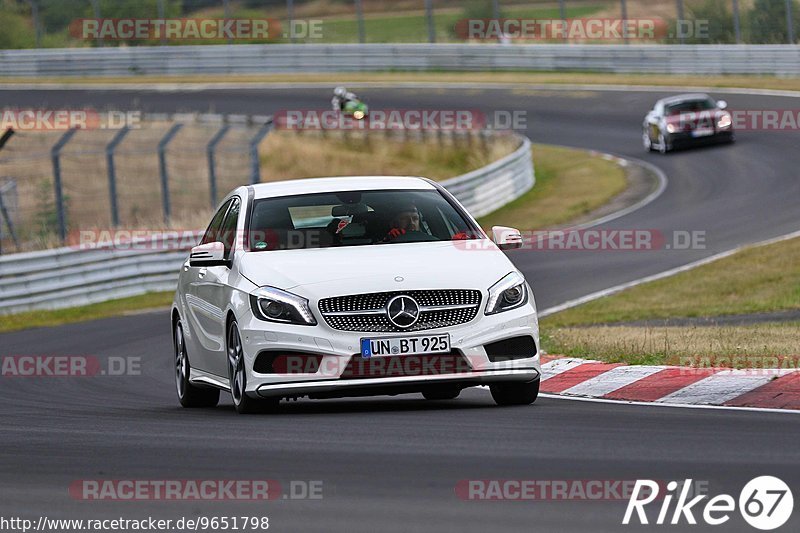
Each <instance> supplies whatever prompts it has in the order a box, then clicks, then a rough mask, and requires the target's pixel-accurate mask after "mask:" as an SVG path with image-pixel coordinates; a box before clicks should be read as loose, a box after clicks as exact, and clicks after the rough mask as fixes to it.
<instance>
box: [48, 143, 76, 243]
mask: <svg viewBox="0 0 800 533" xmlns="http://www.w3.org/2000/svg"><path fill="white" fill-rule="evenodd" d="M77 132H78V130H77V129H74V128H73V129H71V130H67V132H66V133H64V135H62V136H61V138H60V139H59V140H58V142H56V144H54V145H53V148H52V149H51V150H50V157H51V159H52V162H53V186H54V188H55V200H56V217H57V218H58V235H59V237H60V238H61V242H62V243H63V242H66V240H67V219H66V216H65V213H64V189H63V187H62V186H61V150H63V149H64V146H66V145H67V143H68V142H69V140H70V139H72V136H73V135H75V134H76V133H77Z"/></svg>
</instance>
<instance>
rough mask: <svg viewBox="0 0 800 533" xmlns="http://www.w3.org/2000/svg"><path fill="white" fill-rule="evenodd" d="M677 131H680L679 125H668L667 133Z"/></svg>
mask: <svg viewBox="0 0 800 533" xmlns="http://www.w3.org/2000/svg"><path fill="white" fill-rule="evenodd" d="M676 131H678V125H677V124H673V123H671V122H670V123H669V124H667V133H675V132H676Z"/></svg>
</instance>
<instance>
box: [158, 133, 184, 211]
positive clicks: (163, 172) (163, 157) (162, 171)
mask: <svg viewBox="0 0 800 533" xmlns="http://www.w3.org/2000/svg"><path fill="white" fill-rule="evenodd" d="M182 127H183V124H173V125H172V127H171V128H170V129H169V131H168V132H167V133H166V134H165V135H164V136H163V137H162V138H161V140H160V141H159V142H158V173H159V175H160V176H161V204H162V206H163V209H164V223H165V224H169V217H170V214H171V210H172V209H171V206H170V202H169V174H168V173H167V145H168V144H169V143H170V141H171V140H172V139H173V138H174V137H175V135H177V134H178V132H179V131H180V130H181V128H182Z"/></svg>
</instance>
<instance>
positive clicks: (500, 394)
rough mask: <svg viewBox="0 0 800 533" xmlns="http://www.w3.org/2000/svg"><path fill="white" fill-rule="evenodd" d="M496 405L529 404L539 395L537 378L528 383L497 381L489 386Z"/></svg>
mask: <svg viewBox="0 0 800 533" xmlns="http://www.w3.org/2000/svg"><path fill="white" fill-rule="evenodd" d="M489 390H491V391H492V398H494V401H495V403H496V404H497V405H530V404H532V403H533V402H535V401H536V398H538V397H539V380H538V379H537V380H536V381H530V382H528V383H497V384H494V385H490V386H489Z"/></svg>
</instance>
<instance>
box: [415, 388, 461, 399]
mask: <svg viewBox="0 0 800 533" xmlns="http://www.w3.org/2000/svg"><path fill="white" fill-rule="evenodd" d="M459 394H461V389H460V388H459V387H435V388H431V389H425V390H423V391H422V396H423V397H424V398H425V399H426V400H455V399H456V398H458V395H459Z"/></svg>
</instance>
